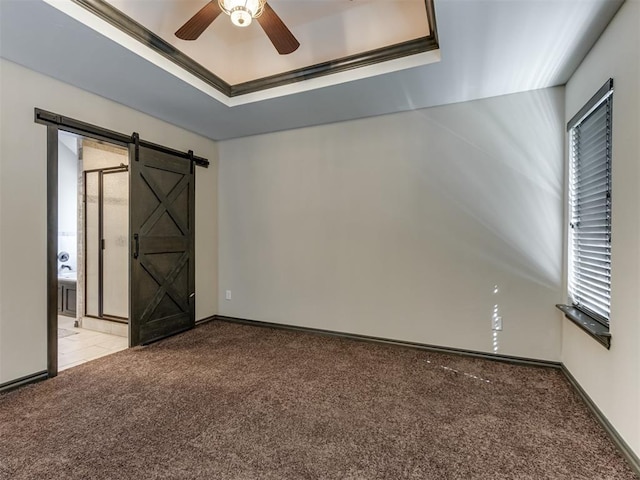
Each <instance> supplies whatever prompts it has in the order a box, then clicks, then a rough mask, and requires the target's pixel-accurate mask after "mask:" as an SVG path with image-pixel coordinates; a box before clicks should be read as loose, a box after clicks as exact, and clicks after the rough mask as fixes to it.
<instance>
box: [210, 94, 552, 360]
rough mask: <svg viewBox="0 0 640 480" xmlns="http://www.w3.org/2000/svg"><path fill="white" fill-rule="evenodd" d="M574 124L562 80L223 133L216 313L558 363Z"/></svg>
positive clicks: (220, 144) (220, 148)
mask: <svg viewBox="0 0 640 480" xmlns="http://www.w3.org/2000/svg"><path fill="white" fill-rule="evenodd" d="M563 119H564V93H563V88H554V89H546V90H539V91H532V92H528V93H522V94H516V95H509V96H504V97H498V98H492V99H487V100H481V101H475V102H467V103H462V104H456V105H449V106H444V107H438V108H431V109H425V110H418V111H413V112H406V113H400V114H395V115H388V116H383V117H376V118H370V119H364V120H357V121H351V122H345V123H339V124H332V125H326V126H318V127H311V128H305V129H300V130H294V131H286V132H280V133H273V134H268V135H261V136H255V137H249V138H242V139H236V140H230V141H224V142H220V143H219V145H218V146H219V153H220V185H219V205H220V206H219V225H220V227H219V231H220V237H219V244H220V252H219V268H220V270H219V272H220V288H219V294H220V299H219V311H220V314H222V315H228V316H234V317H242V318H249V319H254V320H262V321H269V322H276V323H284V324H291V325H302V326H307V327H314V328H321V329H329V330H336V331H340V332H351V333H359V334H365V335H373V336H380V337H386V338H392V339H401V340H408V341H413V342H422V343H426V344H434V345H443V346H449V347H457V348H464V349H470V350H477V351H483V352H496V353H499V354H507V355H515V356H520V357H531V358H536V359H545V360H554V361H558V360H559V359H560V343H561V338H560V336H561V323H560V320H559V319H558V317H557V315H556V311H555V309H554V304H555V303H557V302H558V301H560V299H561V298H562V295H561V292H562V235H563V229H562V215H563V207H564V204H563V195H562V181H563V138H564V137H563ZM496 286H497V289H498V291H497V292H496V293H494V290H495V287H496ZM226 290H231V297H232V298H231V300H225V291H226ZM496 305H497V307H498V312H499V315H501V316H502V317H503V322H504V330H503V331H502V332H498V334H497V336H496V337H495V338H494V335H493V332H492V329H491V317H492V312H493V309H494V306H496ZM494 340H495V344H494Z"/></svg>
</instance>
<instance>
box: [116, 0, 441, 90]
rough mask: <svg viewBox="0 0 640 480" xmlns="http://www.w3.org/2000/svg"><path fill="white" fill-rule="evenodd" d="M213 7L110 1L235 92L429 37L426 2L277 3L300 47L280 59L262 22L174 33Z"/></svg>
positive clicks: (223, 20)
mask: <svg viewBox="0 0 640 480" xmlns="http://www.w3.org/2000/svg"><path fill="white" fill-rule="evenodd" d="M208 2H209V0H178V1H176V0H154V1H139V0H108V3H109V4H111V5H112V6H114V7H115V8H117V9H118V10H119V11H120V12H122V13H124V14H125V15H127V16H128V17H130V18H132V19H133V20H135V21H136V22H138V23H140V24H141V25H143V26H144V27H145V28H147V29H149V30H150V31H152V32H153V33H154V34H156V35H158V36H159V37H160V38H162V39H163V40H164V41H166V42H167V43H169V44H170V45H172V46H173V47H176V48H177V49H179V50H180V51H181V52H183V53H185V54H186V55H188V56H189V57H190V58H192V59H193V60H195V61H196V62H198V63H199V64H200V65H202V66H203V67H205V68H206V69H207V70H209V71H211V72H213V73H214V74H216V75H217V76H219V77H220V78H222V80H224V81H225V82H227V83H229V84H232V85H233V84H239V83H242V82H248V81H251V80H256V79H258V78H262V77H267V76H271V75H276V74H279V73H284V72H287V71H290V70H295V69H299V68H303V67H308V66H311V65H315V64H319V63H322V62H328V61H331V60H335V59H338V58H342V57H346V56H349V55H356V54H361V53H363V52H367V51H370V50H374V49H378V48H383V47H386V46H389V45H394V44H399V43H402V42H406V41H409V40H414V39H417V38H420V37H425V36H427V35H429V32H430V29H429V23H428V21H427V11H426V8H425V1H424V0H397V1H389V0H358V1H353V0H270V1H269V5H271V7H272V8H273V9H274V10H275V11H276V12H277V13H278V15H279V16H280V18H281V19H282V20H283V21H284V22H285V24H286V25H287V27H288V28H289V29H290V30H291V31H292V33H293V34H294V35H295V36H296V38H297V39H298V41H299V42H300V44H301V45H300V47H299V48H298V49H297V50H296V51H295V52H293V53H291V54H288V55H279V54H278V52H277V51H276V50H275V48H274V47H273V45H272V44H271V42H270V41H269V39H268V38H267V36H266V35H265V33H264V32H263V31H262V28H261V27H260V25H259V24H258V22H256V21H254V22H251V24H250V25H249V26H248V27H246V28H238V27H235V26H234V25H232V23H231V21H230V19H229V17H228V16H227V15H220V16H219V17H218V18H217V19H216V20H215V21H214V22H213V23H212V24H211V25H210V26H209V27H208V28H207V29H206V30H205V31H204V33H203V34H202V35H201V36H200V37H199V38H198V39H197V40H195V41H185V40H180V39H178V38H177V37H176V36H175V35H174V32H175V31H176V30H177V29H178V28H179V27H180V26H182V25H183V24H184V23H185V22H186V21H187V20H189V19H190V18H191V17H192V16H193V15H194V14H195V13H196V12H197V11H198V10H200V9H201V8H202V7H203V6H205V5H206V4H207V3H208Z"/></svg>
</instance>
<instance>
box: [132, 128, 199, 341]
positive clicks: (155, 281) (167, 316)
mask: <svg viewBox="0 0 640 480" xmlns="http://www.w3.org/2000/svg"><path fill="white" fill-rule="evenodd" d="M134 138H135V137H134ZM131 149H132V152H131V159H132V161H131V165H130V172H131V178H130V182H131V183H130V188H131V190H130V207H129V209H130V222H131V224H130V233H131V236H132V237H131V239H132V243H131V285H130V317H129V319H130V320H129V329H130V332H129V343H130V345H131V346H135V345H140V344H145V343H149V342H153V341H155V340H159V339H161V338H164V337H168V336H170V335H174V334H176V333H178V332H182V331H184V330H187V329H189V328H192V327H194V326H195V298H194V295H195V294H194V292H195V275H194V267H195V262H194V226H195V218H194V212H195V209H194V206H195V205H194V202H195V196H194V193H195V176H194V173H193V162H192V161H189V160H186V159H185V158H181V157H178V156H174V155H172V154H171V153H168V152H165V151H161V150H156V149H153V148H149V147H144V146H142V145H138V144H137V142H136V143H134V144H132V145H131Z"/></svg>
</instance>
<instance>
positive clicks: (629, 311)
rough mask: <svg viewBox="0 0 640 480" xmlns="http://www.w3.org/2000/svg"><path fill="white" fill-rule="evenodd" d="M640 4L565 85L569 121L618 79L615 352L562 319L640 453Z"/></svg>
mask: <svg viewBox="0 0 640 480" xmlns="http://www.w3.org/2000/svg"><path fill="white" fill-rule="evenodd" d="M639 30H640V2H638V1H637V0H627V2H626V3H625V4H624V5H623V6H622V8H621V9H620V11H619V12H618V13H617V15H616V17H615V18H614V19H613V21H612V22H611V24H610V25H609V27H608V28H607V30H606V31H605V32H604V34H603V35H602V37H601V38H600V40H599V41H598V43H597V44H596V45H595V47H594V48H593V49H592V50H591V52H590V53H589V55H588V56H587V57H586V59H585V60H584V61H583V63H582V65H580V67H579V68H578V70H577V71H576V72H575V73H574V75H573V76H572V77H571V79H570V81H569V82H568V84H567V87H566V121H568V120H569V119H570V118H571V117H572V116H573V115H574V114H575V113H576V112H577V111H578V110H579V109H580V108H581V107H582V105H584V104H585V103H586V102H587V101H588V100H589V99H590V98H591V96H592V95H594V94H595V93H596V91H597V90H598V89H599V88H600V87H601V86H602V85H603V84H604V83H605V81H606V80H607V79H608V78H610V77H611V78H613V80H614V94H613V149H612V152H613V157H612V169H613V178H612V208H613V211H612V245H611V263H612V265H611V297H612V298H611V324H610V329H611V335H612V341H611V350H606V349H605V348H603V347H602V346H600V345H599V344H598V343H596V342H595V341H594V340H593V339H592V338H590V337H589V336H588V335H586V334H585V333H584V332H583V331H581V330H580V329H579V328H578V327H576V326H575V325H574V324H572V323H571V322H569V321H567V320H563V324H562V325H563V342H562V361H563V363H564V364H565V365H566V367H567V368H568V369H569V371H570V372H571V373H572V374H573V375H574V377H575V378H576V379H577V380H578V382H579V383H580V384H581V385H582V387H583V388H584V389H585V390H586V392H587V393H588V394H589V396H590V397H591V398H592V400H593V401H594V402H595V403H596V404H597V405H598V407H599V408H600V409H601V410H602V412H603V413H604V414H605V415H606V416H607V418H608V419H609V421H610V422H611V423H612V424H613V426H614V427H615V428H616V430H617V431H618V432H619V433H620V434H621V435H622V437H623V438H624V439H625V441H626V442H627V443H628V444H629V446H630V447H631V448H632V449H633V450H634V451H635V453H636V454H638V455H640V303H639V298H640V256H639V255H638V249H639V248H640V189H639V186H640V158H639V152H640V143H639V142H638V138H639V137H640V93H639V89H640V66H639V63H640V35H639V34H638V31H639Z"/></svg>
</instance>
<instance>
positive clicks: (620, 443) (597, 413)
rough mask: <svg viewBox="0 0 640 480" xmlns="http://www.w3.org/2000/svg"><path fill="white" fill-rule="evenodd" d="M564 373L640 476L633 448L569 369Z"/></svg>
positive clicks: (637, 460)
mask: <svg viewBox="0 0 640 480" xmlns="http://www.w3.org/2000/svg"><path fill="white" fill-rule="evenodd" d="M561 370H562V373H564V375H565V377H567V380H569V383H570V384H571V386H572V387H573V388H574V390H575V391H576V392H577V393H578V395H579V396H580V398H581V399H582V401H583V402H584V403H585V405H586V406H587V408H589V410H591V413H593V415H594V416H595V417H596V419H597V420H598V422H599V423H600V425H602V428H604V431H605V432H607V435H609V438H611V440H612V441H613V443H614V444H615V446H616V447H617V448H618V450H619V451H620V453H621V454H622V456H623V457H624V458H625V459H626V460H627V462H628V463H629V466H630V467H631V468H632V470H633V471H634V472H635V473H636V475H638V476H640V458H639V457H638V456H637V455H636V454H635V452H634V451H633V450H631V447H629V445H628V444H627V442H625V441H624V439H623V438H622V437H621V436H620V434H619V433H618V431H617V430H616V429H615V428H614V426H613V425H611V423H610V422H609V420H607V417H605V415H604V413H602V411H601V410H600V409H599V408H598V406H597V405H596V404H595V403H594V402H593V400H591V397H590V396H589V395H588V394H587V392H585V391H584V389H583V388H582V387H581V386H580V384H579V383H578V381H577V380H576V379H575V377H574V376H573V375H572V374H571V372H570V371H569V370H568V369H567V367H565V366H564V364H563V365H562V368H561Z"/></svg>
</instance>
